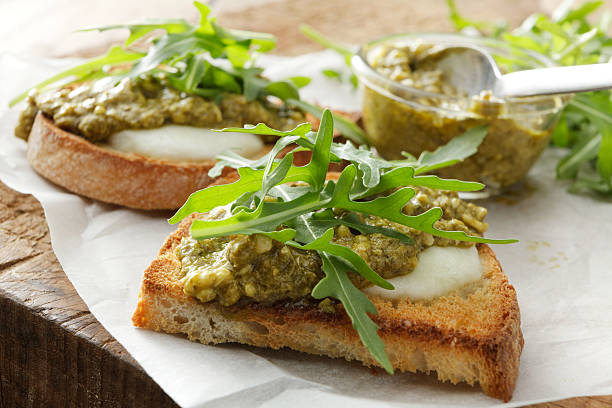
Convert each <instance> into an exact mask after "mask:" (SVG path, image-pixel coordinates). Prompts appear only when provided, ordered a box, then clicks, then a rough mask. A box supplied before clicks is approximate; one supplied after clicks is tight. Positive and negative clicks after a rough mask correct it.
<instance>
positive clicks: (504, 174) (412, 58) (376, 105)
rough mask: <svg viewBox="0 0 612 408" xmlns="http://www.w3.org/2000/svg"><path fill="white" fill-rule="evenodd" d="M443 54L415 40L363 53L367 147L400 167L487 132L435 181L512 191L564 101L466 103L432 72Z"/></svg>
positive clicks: (483, 98) (477, 99)
mask: <svg viewBox="0 0 612 408" xmlns="http://www.w3.org/2000/svg"><path fill="white" fill-rule="evenodd" d="M444 53H445V47H443V46H439V45H432V44H429V43H426V42H424V41H419V40H412V41H404V42H393V41H390V42H388V43H383V44H379V45H376V46H374V47H372V48H371V49H369V50H367V52H365V54H364V57H363V58H364V59H365V60H366V63H367V64H368V65H369V66H370V67H371V68H372V69H373V70H374V72H373V73H371V74H370V73H361V74H360V73H359V72H358V76H359V75H361V76H360V78H361V80H362V82H363V84H364V96H363V121H364V126H365V129H366V134H367V136H368V138H369V141H370V143H371V144H372V145H373V146H375V147H376V149H377V150H378V152H379V153H380V154H381V155H382V156H383V157H385V158H387V159H401V158H402V155H401V152H402V151H405V152H408V153H410V154H412V155H413V156H416V157H418V156H419V155H420V154H421V153H422V152H423V151H433V150H435V149H436V148H438V147H439V146H442V145H445V144H447V143H448V142H449V141H450V140H451V139H453V138H454V137H455V136H459V135H461V134H463V133H464V132H466V131H467V130H469V129H471V128H472V127H475V126H478V125H483V124H487V125H488V126H489V130H488V133H487V136H486V137H485V139H484V141H483V142H482V144H481V145H480V146H479V148H478V152H477V153H476V154H475V155H473V156H471V157H469V158H467V159H466V160H464V161H463V162H461V163H458V164H456V165H454V166H451V167H447V168H444V169H440V170H438V171H437V174H439V175H440V176H442V177H449V178H458V179H462V180H472V181H481V182H484V183H485V184H487V185H488V186H490V187H493V188H503V187H505V186H509V185H511V184H514V183H516V182H517V181H519V180H520V179H522V178H523V177H524V176H525V174H526V173H527V171H528V170H529V168H530V167H531V166H532V165H533V163H534V162H535V160H536V159H537V158H538V157H539V155H540V153H541V152H542V151H543V150H544V148H545V147H546V146H547V145H548V142H549V140H550V136H551V134H552V130H553V127H554V124H555V122H556V119H557V118H558V112H559V111H560V109H561V107H562V105H563V102H562V101H563V98H562V97H545V98H542V97H538V98H523V100H521V101H517V100H514V101H508V100H499V99H494V98H492V96H491V93H490V92H484V93H483V94H481V95H478V96H473V97H468V96H466V95H463V94H461V93H460V92H459V91H458V90H457V89H456V88H454V87H453V86H452V85H451V84H449V83H447V82H446V81H445V78H444V75H443V73H442V72H441V71H440V70H439V69H437V61H438V60H439V59H440V58H441V57H443V56H444ZM368 75H369V76H368ZM377 75H378V76H380V77H381V78H383V79H387V80H391V81H393V82H392V83H391V84H389V83H388V82H385V81H383V80H381V79H377Z"/></svg>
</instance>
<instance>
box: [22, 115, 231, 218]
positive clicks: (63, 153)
mask: <svg viewBox="0 0 612 408" xmlns="http://www.w3.org/2000/svg"><path fill="white" fill-rule="evenodd" d="M27 156H28V161H29V162H30V164H31V165H32V167H33V168H34V170H36V172H38V173H39V174H40V175H41V176H43V177H45V178H46V179H48V180H50V181H52V182H53V183H55V184H58V185H60V186H62V187H64V188H66V189H67V190H70V191H72V192H74V193H77V194H80V195H83V196H86V197H90V198H94V199H96V200H100V201H104V202H107V203H113V204H119V205H123V206H126V207H131V208H138V209H145V210H153V209H173V208H178V207H180V206H181V205H182V204H183V203H184V202H185V200H186V199H187V197H189V194H191V193H193V192H194V191H197V190H199V189H201V188H204V187H206V186H208V185H209V184H211V183H212V182H213V181H215V180H213V179H212V178H210V177H208V170H210V168H211V167H212V166H213V165H214V164H215V160H208V161H204V162H185V163H176V162H172V161H166V160H159V159H153V158H150V157H145V156H141V155H137V154H128V153H122V152H119V151H116V150H111V149H108V148H105V147H103V146H99V145H96V144H94V143H90V142H89V141H87V140H85V139H84V138H82V137H79V136H77V135H74V134H72V133H70V132H67V131H65V130H63V129H60V128H59V127H57V126H55V124H54V123H53V121H52V120H50V119H48V118H46V117H45V116H44V115H43V114H42V113H40V112H39V113H38V115H37V116H36V119H35V120H34V125H33V126H32V131H31V132H30V137H29V139H28V153H27ZM234 173H235V171H234V170H233V169H229V168H226V169H225V170H224V172H223V174H222V175H221V177H219V178H218V180H217V181H219V182H222V181H223V179H225V178H229V180H230V181H233V180H235V179H236V176H235V175H234Z"/></svg>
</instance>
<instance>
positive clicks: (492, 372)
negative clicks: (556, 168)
mask: <svg viewBox="0 0 612 408" xmlns="http://www.w3.org/2000/svg"><path fill="white" fill-rule="evenodd" d="M192 221H193V216H192V217H190V218H188V219H186V220H184V221H183V222H182V223H181V224H180V225H179V227H178V229H177V230H176V231H175V232H174V233H172V234H171V235H170V236H169V237H168V238H167V240H166V242H165V243H164V245H163V246H162V248H161V250H160V252H159V255H158V257H157V258H156V259H155V260H154V261H153V262H152V263H151V265H150V266H149V267H148V268H147V269H146V271H145V273H144V278H143V282H142V286H141V290H140V294H139V301H138V307H137V309H136V312H135V313H134V316H133V318H132V320H133V323H134V325H135V326H138V327H144V328H149V329H153V330H157V331H165V332H168V333H184V334H187V336H188V337H189V338H190V339H191V340H197V341H201V342H203V343H208V344H215V343H224V342H238V343H243V344H249V345H253V346H259V347H270V348H273V349H278V348H281V347H289V348H291V349H294V350H298V351H303V352H307V353H313V354H320V355H327V356H330V357H342V358H346V359H347V360H359V361H361V362H363V364H364V365H367V366H376V365H378V364H377V363H376V361H374V360H373V359H372V357H371V355H370V353H369V352H368V351H367V349H366V348H365V347H364V346H363V345H362V344H361V342H360V340H359V336H358V335H357V333H356V332H355V330H354V329H353V328H352V326H351V322H350V319H349V318H348V316H347V315H346V313H345V312H344V310H343V309H342V306H341V305H338V306H337V307H336V309H337V310H336V313H326V312H324V311H321V310H319V309H318V308H317V307H316V306H315V305H310V304H303V303H302V304H296V303H276V304H273V305H263V304H257V303H251V304H248V305H246V306H241V307H239V306H231V307H223V306H220V305H219V304H217V303H216V302H209V303H202V302H200V301H198V300H196V299H195V298H192V297H190V296H188V295H186V294H185V293H184V292H183V286H182V283H181V282H180V281H179V272H180V262H179V261H178V259H177V258H176V256H175V254H174V249H175V248H176V246H177V245H178V244H179V243H180V241H181V239H182V238H183V237H185V236H187V235H188V234H189V226H190V225H191V222H192ZM478 252H479V255H480V259H481V262H482V263H483V266H484V271H485V272H484V274H483V278H482V280H481V281H480V282H478V284H477V285H474V287H473V288H472V289H471V290H470V292H469V294H466V293H461V294H459V293H453V294H449V295H447V296H444V297H441V298H437V299H434V300H431V301H428V302H411V301H410V300H409V299H405V300H403V301H401V302H396V303H395V304H394V303H393V302H391V301H389V300H385V299H382V298H379V297H372V301H373V302H374V304H375V305H376V307H377V309H378V315H377V316H373V319H374V321H375V322H376V323H377V324H378V325H379V327H380V329H379V335H380V336H381V338H382V339H383V341H384V342H385V344H386V351H387V354H388V356H389V358H390V360H391V362H392V364H393V366H394V368H395V369H397V370H399V371H410V372H416V371H423V372H430V371H435V372H436V373H437V376H438V378H439V379H440V380H443V381H445V380H449V381H451V382H452V383H458V382H467V383H469V384H474V383H476V382H478V383H480V386H481V387H482V389H483V391H484V392H485V393H486V394H487V395H489V396H492V397H495V398H499V399H502V400H504V401H508V400H510V398H511V397H512V392H513V390H514V387H515V383H516V378H517V375H518V367H519V360H520V355H521V351H522V349H523V336H522V333H521V329H520V313H519V307H518V303H517V299H516V293H515V290H514V288H513V287H512V285H510V284H509V283H508V280H507V278H506V276H505V275H504V274H503V273H502V270H501V267H500V265H499V262H498V261H497V258H496V257H495V254H494V253H493V251H492V250H491V249H490V248H489V247H488V246H487V245H479V246H478Z"/></svg>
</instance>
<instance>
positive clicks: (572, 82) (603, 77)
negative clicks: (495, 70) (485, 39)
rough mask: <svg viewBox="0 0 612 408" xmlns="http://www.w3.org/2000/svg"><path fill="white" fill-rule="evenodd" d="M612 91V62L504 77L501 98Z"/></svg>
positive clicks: (498, 86)
mask: <svg viewBox="0 0 612 408" xmlns="http://www.w3.org/2000/svg"><path fill="white" fill-rule="evenodd" d="M609 88H612V63H608V64H592V65H574V66H570V67H554V68H538V69H530V70H525V71H518V72H512V73H510V74H506V75H502V76H501V78H499V79H498V81H497V82H496V86H495V90H494V94H495V95H498V96H532V95H551V94H562V93H575V92H587V91H598V90H600V89H609Z"/></svg>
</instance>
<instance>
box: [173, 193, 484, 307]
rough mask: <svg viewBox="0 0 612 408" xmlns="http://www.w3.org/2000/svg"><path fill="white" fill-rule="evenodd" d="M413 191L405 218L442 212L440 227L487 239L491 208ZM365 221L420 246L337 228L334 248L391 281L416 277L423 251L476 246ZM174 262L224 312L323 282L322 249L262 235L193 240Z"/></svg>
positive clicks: (188, 286)
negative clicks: (340, 248)
mask: <svg viewBox="0 0 612 408" xmlns="http://www.w3.org/2000/svg"><path fill="white" fill-rule="evenodd" d="M414 189H415V191H416V194H415V196H414V197H413V198H412V199H411V200H410V202H409V203H407V205H406V206H405V207H404V209H403V211H404V213H406V214H407V215H418V214H422V213H424V212H425V211H427V210H429V209H431V208H433V207H440V208H441V209H442V210H443V216H442V218H441V219H440V220H438V221H437V222H436V224H435V227H436V228H439V229H441V230H447V231H451V230H452V231H464V232H466V233H469V234H471V235H475V236H482V234H483V233H484V232H485V231H486V229H487V224H486V223H485V222H484V218H485V216H486V214H487V210H486V209H485V208H483V207H479V206H477V205H475V204H473V203H468V202H465V201H462V200H460V199H459V198H458V197H457V193H454V192H442V191H438V190H431V189H429V188H425V187H414ZM215 216H217V215H215ZM360 217H361V221H362V222H363V223H365V224H368V225H373V226H379V227H386V228H391V229H395V230H397V231H399V232H401V233H403V234H405V235H407V236H409V237H411V238H412V240H413V241H414V243H413V244H406V243H402V242H400V241H399V240H398V239H396V238H391V237H388V236H386V235H382V234H368V235H362V234H360V233H358V232H357V231H353V230H351V229H350V228H347V227H346V226H344V225H341V226H337V227H336V228H335V229H334V238H333V242H334V243H336V244H339V245H343V246H346V247H348V248H351V249H352V250H353V251H354V252H356V253H357V254H358V255H359V256H361V257H362V258H363V259H364V260H365V261H366V263H367V264H368V265H370V267H371V268H372V269H373V270H374V271H376V272H377V273H378V274H379V275H380V276H382V277H383V278H386V279H388V278H392V277H395V276H399V275H403V274H407V273H410V272H411V271H412V270H414V268H415V267H416V265H417V263H418V258H417V257H418V255H419V253H420V252H421V251H423V250H425V249H427V248H429V247H431V246H434V245H435V246H461V247H469V246H473V245H474V244H473V243H471V242H464V241H455V240H450V239H447V238H440V237H434V236H432V235H430V234H428V233H425V232H422V231H418V230H415V229H412V228H409V227H406V226H404V225H400V224H397V223H394V222H391V221H388V220H384V219H382V218H380V217H375V216H366V215H361V216H360ZM208 218H210V216H208ZM176 256H177V258H178V259H179V260H180V261H181V275H182V280H183V284H184V291H185V293H186V294H188V295H190V296H194V297H196V298H198V299H199V300H201V301H203V302H209V301H217V302H219V303H220V304H222V305H224V306H229V305H232V304H234V303H236V302H238V301H239V300H241V299H244V300H246V301H255V302H261V303H272V302H275V301H279V300H298V299H303V298H307V297H309V296H310V293H311V292H312V289H313V287H314V286H315V285H316V284H317V283H318V282H319V281H320V280H321V279H322V278H323V277H324V273H323V271H322V269H321V259H320V258H319V256H318V254H317V253H316V251H305V250H301V249H296V248H294V247H291V246H288V245H285V244H282V243H280V242H278V241H274V240H272V239H270V238H268V237H265V236H262V235H248V236H247V235H232V236H229V237H218V238H209V239H204V240H201V241H196V240H195V239H193V238H191V237H187V238H183V240H182V241H181V243H180V245H179V246H178V247H177V248H176ZM350 278H351V280H352V281H353V283H355V284H356V286H357V287H360V288H363V287H366V286H368V285H369V284H370V283H369V281H367V280H365V279H364V278H362V277H361V276H360V275H357V274H354V273H351V274H350Z"/></svg>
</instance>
